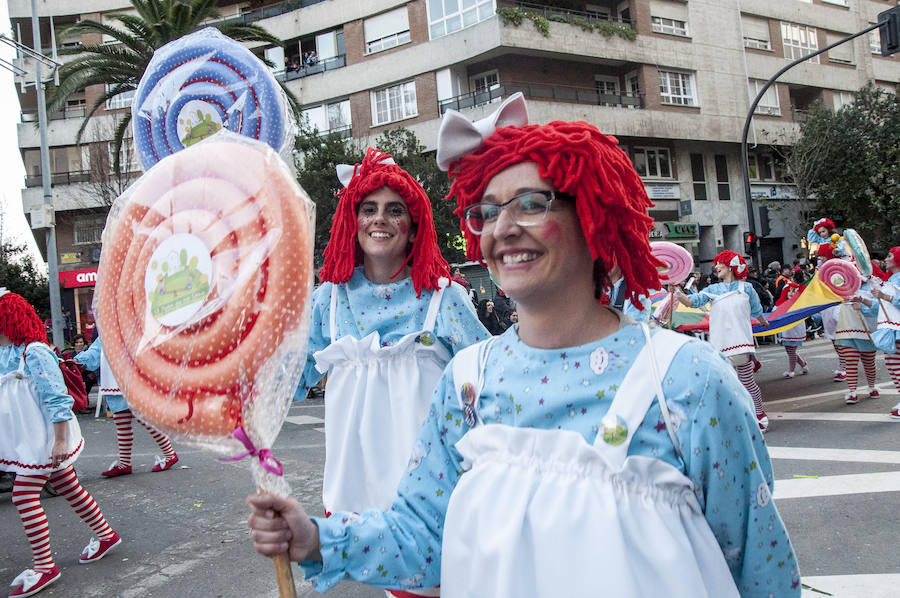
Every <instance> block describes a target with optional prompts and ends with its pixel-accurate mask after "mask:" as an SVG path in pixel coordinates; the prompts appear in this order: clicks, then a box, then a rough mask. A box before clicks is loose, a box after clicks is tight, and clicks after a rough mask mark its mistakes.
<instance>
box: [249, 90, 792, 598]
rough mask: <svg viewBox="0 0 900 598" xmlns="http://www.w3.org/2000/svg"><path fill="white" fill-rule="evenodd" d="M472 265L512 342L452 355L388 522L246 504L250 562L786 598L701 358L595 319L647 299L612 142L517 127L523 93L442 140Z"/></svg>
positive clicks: (569, 593) (376, 579) (783, 577)
mask: <svg viewBox="0 0 900 598" xmlns="http://www.w3.org/2000/svg"><path fill="white" fill-rule="evenodd" d="M438 164H439V165H441V166H442V167H445V168H447V167H449V172H450V175H451V177H453V184H452V187H451V194H452V195H453V196H455V197H456V199H457V201H458V204H459V208H458V210H457V213H458V214H459V215H460V216H461V217H462V218H463V220H464V221H465V223H464V224H463V226H464V227H465V228H464V233H465V234H466V239H467V254H468V257H469V259H473V260H481V261H483V262H484V263H485V264H486V265H487V267H488V268H489V269H490V271H491V273H492V275H493V276H494V277H495V278H496V279H497V282H498V285H499V286H501V287H502V288H503V289H504V291H505V292H507V293H508V295H509V296H510V297H511V298H512V299H513V300H514V301H516V303H517V310H518V313H519V316H520V319H519V323H518V324H517V325H516V326H513V327H511V328H510V329H509V330H507V331H506V332H505V333H504V334H502V335H500V336H498V337H494V338H492V339H490V340H488V341H486V342H483V343H478V344H477V345H474V346H473V347H470V348H468V349H466V350H464V351H462V352H460V353H459V354H457V355H456V356H455V357H454V359H453V360H452V361H451V363H450V365H449V366H448V367H447V369H446V371H445V373H444V376H443V378H442V379H441V381H440V382H439V383H438V386H437V388H436V389H435V394H434V399H433V401H432V405H431V408H430V410H429V415H428V418H427V419H426V421H425V425H424V426H423V428H422V431H421V433H420V436H419V440H418V443H417V446H420V447H421V449H422V450H420V451H418V452H417V453H416V454H415V455H414V458H413V459H412V460H411V462H410V464H409V472H408V473H407V474H406V475H405V476H404V477H403V479H402V480H401V482H400V485H399V497H398V499H397V500H396V501H394V503H393V505H392V506H391V508H390V509H389V510H387V511H368V512H366V513H362V514H361V515H359V516H351V515H343V514H342V515H341V516H340V517H337V516H335V517H332V518H331V519H313V520H310V519H309V518H307V516H306V514H305V513H304V512H303V510H302V508H300V507H299V505H298V504H297V503H296V502H295V501H293V500H290V499H288V500H282V499H276V498H269V497H251V498H249V499H248V504H250V506H251V510H252V512H251V516H250V520H249V524H250V526H251V528H252V535H253V538H254V541H255V544H256V548H257V550H259V551H260V552H262V553H263V554H274V553H276V552H283V551H285V550H289V551H290V554H291V556H292V558H294V559H295V560H298V561H304V562H302V563H301V565H302V566H303V567H304V569H305V571H306V573H307V579H309V580H311V581H312V582H313V583H314V584H315V587H316V588H317V589H318V590H319V591H325V590H327V589H328V588H330V587H332V586H333V585H334V584H336V583H337V582H338V581H340V580H341V579H344V578H345V577H346V576H349V577H350V578H353V579H357V580H362V581H365V582H366V583H374V584H379V585H383V586H385V587H399V588H415V587H423V586H424V587H427V586H429V585H434V584H435V583H437V582H438V581H440V583H441V593H442V595H443V596H449V597H451V598H462V597H470V596H491V597H500V598H512V597H515V598H521V597H525V598H528V597H547V596H565V597H566V598H582V597H588V596H598V595H603V596H616V597H617V598H620V597H625V598H629V597H641V596H667V597H676V598H688V597H690V598H696V597H702V596H709V597H716V598H720V597H729V596H738V595H742V596H768V595H777V596H799V595H800V584H799V575H798V573H797V562H796V559H795V558H794V554H793V550H792V548H791V546H790V541H789V539H788V537H787V533H786V530H785V529H784V525H783V523H782V521H781V519H780V517H779V515H778V512H777V510H776V509H775V506H774V504H773V503H772V500H771V484H772V469H771V463H770V460H769V457H768V454H767V452H766V448H765V445H764V444H763V442H762V438H761V436H760V435H759V433H758V431H756V422H755V419H754V418H753V415H752V414H751V413H750V412H749V410H748V409H747V404H748V401H747V398H746V393H745V391H744V390H743V388H742V387H741V385H740V383H739V381H738V380H737V378H736V376H735V374H734V371H733V370H732V369H731V368H730V367H728V365H727V363H726V362H725V361H724V360H722V359H721V358H720V357H719V356H718V355H717V354H716V352H715V351H714V350H713V349H712V347H711V346H709V345H708V344H706V343H702V342H699V341H696V340H692V339H690V338H689V337H686V336H683V335H679V334H677V333H674V332H670V331H666V330H661V329H656V328H654V329H650V328H648V327H647V326H646V325H641V324H637V323H635V322H634V321H633V320H631V319H629V318H627V317H626V316H624V315H623V314H622V313H621V312H619V311H617V310H614V309H611V308H609V307H606V306H604V305H602V304H601V303H600V301H599V300H598V296H599V294H600V293H601V292H602V290H603V289H604V288H605V287H606V285H607V283H608V281H607V276H606V270H607V264H613V263H615V264H618V265H619V267H620V268H621V270H622V275H623V276H624V278H625V281H626V284H627V288H628V291H629V295H630V296H631V297H636V296H637V295H638V294H640V293H645V292H646V291H647V290H648V289H651V288H654V287H655V286H656V285H658V284H659V283H658V277H657V274H656V266H657V265H658V264H657V262H656V261H655V259H654V258H653V257H652V254H651V253H650V247H649V244H648V241H647V238H648V233H649V231H650V228H651V225H652V221H651V219H650V218H649V217H648V216H647V208H648V206H650V205H651V203H650V201H649V199H648V198H647V196H646V193H645V191H644V188H643V185H642V183H641V180H640V178H639V177H638V175H637V173H636V172H635V171H634V169H633V167H632V166H631V164H630V162H629V161H628V158H627V156H625V154H624V153H622V151H621V150H619V149H618V147H617V141H616V140H615V139H614V138H612V137H607V136H604V135H602V134H600V132H599V131H597V129H596V128H595V127H593V126H592V125H589V124H587V123H583V122H575V123H566V122H553V123H550V124H547V125H527V114H526V112H525V106H524V102H523V101H522V99H521V96H520V95H518V94H517V95H516V96H514V97H513V98H510V100H507V102H505V103H504V104H503V105H502V106H501V108H500V110H499V111H498V112H497V113H495V114H494V115H492V116H491V117H489V118H487V119H485V120H483V121H478V122H476V123H474V124H473V123H469V122H468V121H466V120H465V119H464V117H462V116H461V115H459V114H458V113H453V112H452V111H451V112H449V113H448V115H445V116H444V122H443V123H442V126H441V132H440V134H439V138H438Z"/></svg>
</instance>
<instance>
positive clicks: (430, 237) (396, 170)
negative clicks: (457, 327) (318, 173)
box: [319, 147, 450, 296]
mask: <svg viewBox="0 0 900 598" xmlns="http://www.w3.org/2000/svg"><path fill="white" fill-rule="evenodd" d="M390 157H391V156H390V155H389V154H385V153H384V152H382V151H381V150H378V149H375V148H373V147H370V148H369V149H368V150H366V156H365V158H363V161H362V164H357V165H356V166H355V168H354V173H353V178H352V179H351V180H350V184H349V185H347V186H346V187H344V188H343V189H341V190H340V191H338V193H337V197H338V199H339V200H340V201H339V202H338V206H337V210H336V211H335V213H334V218H333V221H332V225H331V238H330V239H329V241H328V245H327V246H326V247H325V253H324V256H325V264H324V265H323V266H322V269H321V270H319V277H320V278H321V280H322V282H333V283H343V282H347V281H348V280H350V277H351V276H353V269H354V268H355V267H356V266H359V265H360V264H362V263H363V255H362V250H361V249H360V247H359V243H358V242H357V240H356V234H357V232H358V230H357V220H356V208H357V206H358V205H359V203H360V202H361V201H362V200H364V199H365V198H366V197H368V196H369V195H370V194H371V193H373V192H375V191H377V190H379V189H381V188H382V187H388V188H390V189H392V190H393V191H396V192H397V193H399V194H400V196H401V197H402V198H403V200H404V201H405V202H406V207H407V208H408V209H409V215H410V217H411V218H412V221H413V224H414V225H415V227H416V239H415V241H413V244H412V248H411V249H410V251H409V254H408V255H407V256H406V261H405V262H403V266H401V268H400V270H399V271H398V272H397V274H400V272H402V271H403V268H404V267H405V266H406V265H407V264H411V265H412V268H411V270H412V272H411V276H412V281H413V287H414V288H415V289H416V293H417V294H418V295H420V296H421V294H422V291H423V290H424V289H429V290H437V288H438V279H439V278H441V277H445V278H448V279H449V278H450V267H449V266H448V265H447V260H445V259H444V257H443V256H442V255H441V250H440V248H439V247H438V242H437V233H436V232H435V230H434V217H433V216H432V213H431V202H430V201H429V199H428V195H427V194H426V193H425V190H424V189H423V188H422V185H420V184H419V183H418V182H417V181H416V180H415V179H414V178H413V177H412V176H411V175H410V174H409V173H408V172H406V171H405V170H403V169H402V168H400V167H399V166H397V165H396V164H390V163H385V162H384V161H383V160H385V159H387V158H390ZM397 274H395V275H394V276H396V275H397Z"/></svg>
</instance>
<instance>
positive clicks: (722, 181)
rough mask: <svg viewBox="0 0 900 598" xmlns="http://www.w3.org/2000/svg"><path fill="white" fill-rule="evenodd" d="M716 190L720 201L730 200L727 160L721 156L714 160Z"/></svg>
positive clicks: (718, 155)
mask: <svg viewBox="0 0 900 598" xmlns="http://www.w3.org/2000/svg"><path fill="white" fill-rule="evenodd" d="M715 161H716V190H717V191H718V192H719V199H720V200H729V199H731V185H730V184H729V183H728V159H727V158H725V156H723V155H721V154H717V155H716V158H715Z"/></svg>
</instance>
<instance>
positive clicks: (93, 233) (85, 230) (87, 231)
mask: <svg viewBox="0 0 900 598" xmlns="http://www.w3.org/2000/svg"><path fill="white" fill-rule="evenodd" d="M104 226H106V219H105V218H84V219H79V220H76V221H75V227H74V228H75V240H74V242H73V243H72V244H73V245H97V244H99V243H100V237H101V236H102V235H103V227H104Z"/></svg>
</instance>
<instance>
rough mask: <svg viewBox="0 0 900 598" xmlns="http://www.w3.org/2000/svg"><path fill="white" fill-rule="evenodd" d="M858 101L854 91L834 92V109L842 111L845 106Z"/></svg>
mask: <svg viewBox="0 0 900 598" xmlns="http://www.w3.org/2000/svg"><path fill="white" fill-rule="evenodd" d="M855 99H856V96H854V95H853V92H852V91H835V92H834V109H835V110H840V109H841V108H843V107H844V106H849V105H851V104H852V103H853V101H854V100H855Z"/></svg>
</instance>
